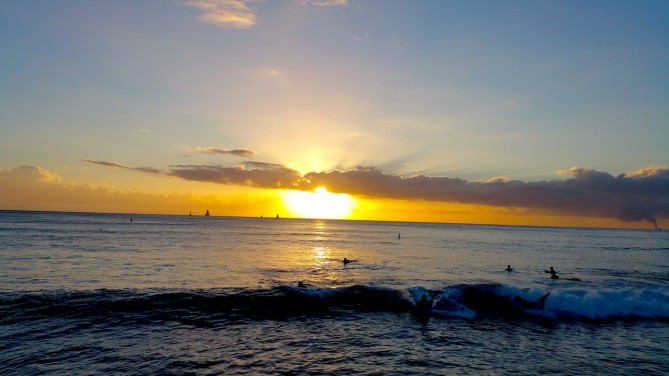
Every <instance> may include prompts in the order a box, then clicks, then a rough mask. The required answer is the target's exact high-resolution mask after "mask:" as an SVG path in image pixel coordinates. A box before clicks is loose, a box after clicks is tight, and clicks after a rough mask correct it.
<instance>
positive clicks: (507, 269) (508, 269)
mask: <svg viewBox="0 0 669 376" xmlns="http://www.w3.org/2000/svg"><path fill="white" fill-rule="evenodd" d="M504 270H506V271H507V272H512V271H513V269H511V265H507V266H506V269H504Z"/></svg>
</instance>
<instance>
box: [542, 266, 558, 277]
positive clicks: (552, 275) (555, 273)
mask: <svg viewBox="0 0 669 376" xmlns="http://www.w3.org/2000/svg"><path fill="white" fill-rule="evenodd" d="M545 272H546V273H551V279H558V278H560V276H559V275H557V272H556V271H555V269H553V267H552V266H551V270H546V271H545Z"/></svg>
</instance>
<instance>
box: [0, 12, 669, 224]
mask: <svg viewBox="0 0 669 376" xmlns="http://www.w3.org/2000/svg"><path fill="white" fill-rule="evenodd" d="M668 21H669V2H666V1H643V2H639V1H615V0H613V1H611V0H607V1H587V2H582V1H540V2H539V1H427V0H426V1H400V0H392V1H375V0H264V1H261V0H248V1H247V0H183V1H178V0H173V1H172V0H167V1H164V0H160V1H152V0H147V1H131V0H127V1H125V0H124V1H94V2H93V1H87V0H84V1H67V0H66V1H58V2H46V1H30V0H29V1H14V0H8V1H3V2H0V209H12V210H62V211H95V212H100V211H101V212H122V213H163V214H187V213H190V212H192V213H193V214H194V215H195V214H197V215H201V214H203V213H204V212H205V211H206V210H207V209H209V210H210V211H211V212H212V214H213V215H231V216H260V215H264V216H272V217H273V216H275V215H277V214H279V215H280V216H282V217H325V218H347V219H370V220H400V221H431V222H458V223H495V224H519V225H542V226H543V225H546V226H594V227H625V228H654V227H655V226H662V225H663V224H664V226H665V227H669V22H668Z"/></svg>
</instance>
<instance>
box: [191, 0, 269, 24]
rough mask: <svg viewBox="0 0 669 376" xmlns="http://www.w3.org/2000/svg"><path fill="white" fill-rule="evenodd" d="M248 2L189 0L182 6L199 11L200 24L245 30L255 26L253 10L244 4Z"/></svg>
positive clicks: (242, 0) (237, 0) (240, 0)
mask: <svg viewBox="0 0 669 376" xmlns="http://www.w3.org/2000/svg"><path fill="white" fill-rule="evenodd" d="M250 2H251V1H249V0H191V1H186V2H184V3H183V4H184V5H187V6H190V7H194V8H198V9H201V10H202V11H203V12H204V14H203V15H202V16H200V20H201V21H202V22H206V23H209V24H212V25H216V26H219V27H232V28H237V29H245V28H248V27H251V26H253V25H255V24H256V15H255V12H254V11H253V9H251V8H249V7H248V6H247V5H246V4H247V3H250Z"/></svg>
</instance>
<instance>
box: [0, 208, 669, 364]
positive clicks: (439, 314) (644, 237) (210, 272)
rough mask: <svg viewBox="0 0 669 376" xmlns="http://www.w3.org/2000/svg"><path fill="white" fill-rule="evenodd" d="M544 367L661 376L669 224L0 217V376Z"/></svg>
mask: <svg viewBox="0 0 669 376" xmlns="http://www.w3.org/2000/svg"><path fill="white" fill-rule="evenodd" d="M344 258H347V259H348V260H352V262H350V263H348V264H344V263H343V262H342V260H343V259H344ZM507 265H511V267H512V268H513V271H512V272H507V271H505V268H506V266H507ZM551 266H552V267H554V268H555V270H556V271H557V273H558V276H559V278H558V279H552V278H550V274H549V273H546V272H545V270H547V269H548V268H550V267H551ZM300 282H302V285H301V286H300V285H298V284H299V283H300ZM547 294H548V295H547ZM423 295H425V297H426V298H427V300H428V301H429V303H428V305H427V306H421V303H419V300H420V299H421V298H422V297H423ZM542 296H545V300H544V301H543V305H542V304H536V302H537V301H538V300H539V299H540V298H541V297H542ZM517 297H519V298H520V300H519V299H518V298H517ZM543 373H550V374H565V375H576V374H578V375H591V374H608V375H611V374H615V375H630V374H643V375H666V374H669V233H668V232H666V231H650V230H648V231H640V230H610V229H581V228H547V227H518V226H485V225H459V224H428V223H399V222H364V221H335V220H301V219H275V218H271V219H270V218H264V219H263V218H235V217H187V216H160V215H128V214H86V213H51V212H22V211H0V375H91V374H114V375H138V374H146V375H191V374H194V375H216V374H220V375H235V374H259V375H310V374H333V375H347V374H355V375H381V374H384V375H385V374H393V375H450V374H476V375H479V374H519V375H532V374H543Z"/></svg>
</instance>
